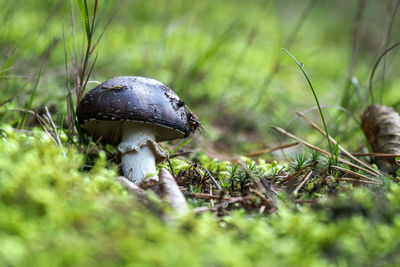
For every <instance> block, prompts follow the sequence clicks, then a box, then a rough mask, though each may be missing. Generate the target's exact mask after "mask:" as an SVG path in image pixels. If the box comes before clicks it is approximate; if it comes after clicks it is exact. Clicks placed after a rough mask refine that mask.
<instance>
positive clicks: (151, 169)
mask: <svg viewBox="0 0 400 267" xmlns="http://www.w3.org/2000/svg"><path fill="white" fill-rule="evenodd" d="M155 135H156V129H155V127H154V126H152V125H148V124H145V123H133V122H124V123H123V125H122V140H121V143H120V144H119V145H118V149H119V151H120V152H121V163H122V172H123V175H124V176H125V177H128V178H129V179H130V180H131V181H133V182H134V183H136V184H140V183H141V182H142V181H143V180H144V179H147V178H153V179H158V176H157V171H156V161H158V160H159V159H160V157H161V158H162V157H165V153H164V152H163V151H162V149H161V148H160V147H159V146H158V144H157V143H156V137H155Z"/></svg>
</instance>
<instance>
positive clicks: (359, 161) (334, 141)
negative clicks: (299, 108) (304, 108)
mask: <svg viewBox="0 0 400 267" xmlns="http://www.w3.org/2000/svg"><path fill="white" fill-rule="evenodd" d="M296 114H297V116H299V117H301V118H302V119H304V120H305V121H306V122H308V123H309V124H310V125H311V126H312V127H313V128H314V129H316V130H317V131H318V132H320V133H321V134H322V135H323V136H324V137H326V133H325V132H324V131H323V130H322V129H321V128H319V127H318V125H317V124H315V123H314V122H313V121H312V120H310V119H309V118H308V117H307V116H306V115H304V114H303V113H301V112H296ZM329 140H331V142H332V144H333V145H335V146H336V145H337V146H338V148H339V150H340V151H342V152H343V154H345V155H346V156H348V157H349V158H351V159H352V160H354V161H355V162H357V163H358V164H360V165H362V166H364V167H365V168H367V169H369V170H370V171H373V172H375V173H376V174H378V175H382V173H381V172H380V171H377V170H375V169H374V168H373V167H372V166H371V165H369V164H367V163H365V162H364V161H362V160H359V159H357V158H356V157H354V156H353V155H352V154H351V153H350V152H348V151H347V150H346V149H345V148H344V147H342V146H341V145H338V142H336V140H335V139H334V138H333V137H331V136H329Z"/></svg>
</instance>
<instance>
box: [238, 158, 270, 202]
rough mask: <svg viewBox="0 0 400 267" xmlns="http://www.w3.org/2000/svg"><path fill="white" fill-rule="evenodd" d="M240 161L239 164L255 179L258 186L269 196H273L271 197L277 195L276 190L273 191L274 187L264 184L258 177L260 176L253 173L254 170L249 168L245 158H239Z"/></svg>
mask: <svg viewBox="0 0 400 267" xmlns="http://www.w3.org/2000/svg"><path fill="white" fill-rule="evenodd" d="M238 163H239V165H240V166H241V167H242V168H243V169H244V170H245V171H246V172H247V174H248V175H249V176H250V177H251V179H253V181H254V183H255V184H256V185H257V187H259V188H260V189H261V190H262V191H263V192H264V194H266V195H267V196H271V197H274V196H275V193H274V191H272V189H271V188H269V186H266V185H264V184H262V183H261V182H260V179H258V178H257V177H256V176H255V175H254V173H252V172H251V171H250V170H249V168H247V166H246V163H244V162H243V160H241V159H239V160H238Z"/></svg>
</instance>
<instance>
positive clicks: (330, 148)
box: [282, 48, 337, 162]
mask: <svg viewBox="0 0 400 267" xmlns="http://www.w3.org/2000/svg"><path fill="white" fill-rule="evenodd" d="M282 50H283V51H285V52H286V53H287V54H288V55H289V56H290V57H291V58H292V59H293V60H294V61H295V62H296V64H297V65H298V66H299V68H300V70H301V71H302V72H303V74H304V77H306V80H307V82H308V85H309V86H310V88H311V91H312V93H313V95H314V99H315V102H316V103H317V106H318V111H319V115H320V116H321V120H322V124H323V125H324V130H325V134H326V140H327V141H328V145H329V151H330V152H331V157H332V159H334V154H333V149H332V144H331V140H330V139H329V133H328V128H327V127H326V123H325V118H324V115H323V114H322V109H321V106H320V104H319V101H318V97H317V94H316V93H315V90H314V87H313V86H312V84H311V81H310V79H309V78H308V76H307V73H306V72H305V70H304V68H303V65H302V64H300V63H299V62H298V61H297V59H296V58H295V57H294V56H293V55H292V54H291V53H290V52H289V51H287V50H286V49H285V48H282ZM335 162H337V156H336V157H335Z"/></svg>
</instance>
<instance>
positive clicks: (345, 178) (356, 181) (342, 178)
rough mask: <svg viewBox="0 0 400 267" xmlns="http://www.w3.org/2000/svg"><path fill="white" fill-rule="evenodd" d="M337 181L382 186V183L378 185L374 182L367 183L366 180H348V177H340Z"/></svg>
mask: <svg viewBox="0 0 400 267" xmlns="http://www.w3.org/2000/svg"><path fill="white" fill-rule="evenodd" d="M337 179H338V180H343V181H348V182H352V183H364V184H379V185H380V184H381V183H377V182H373V181H366V180H360V179H355V178H348V177H339V178H337Z"/></svg>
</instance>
